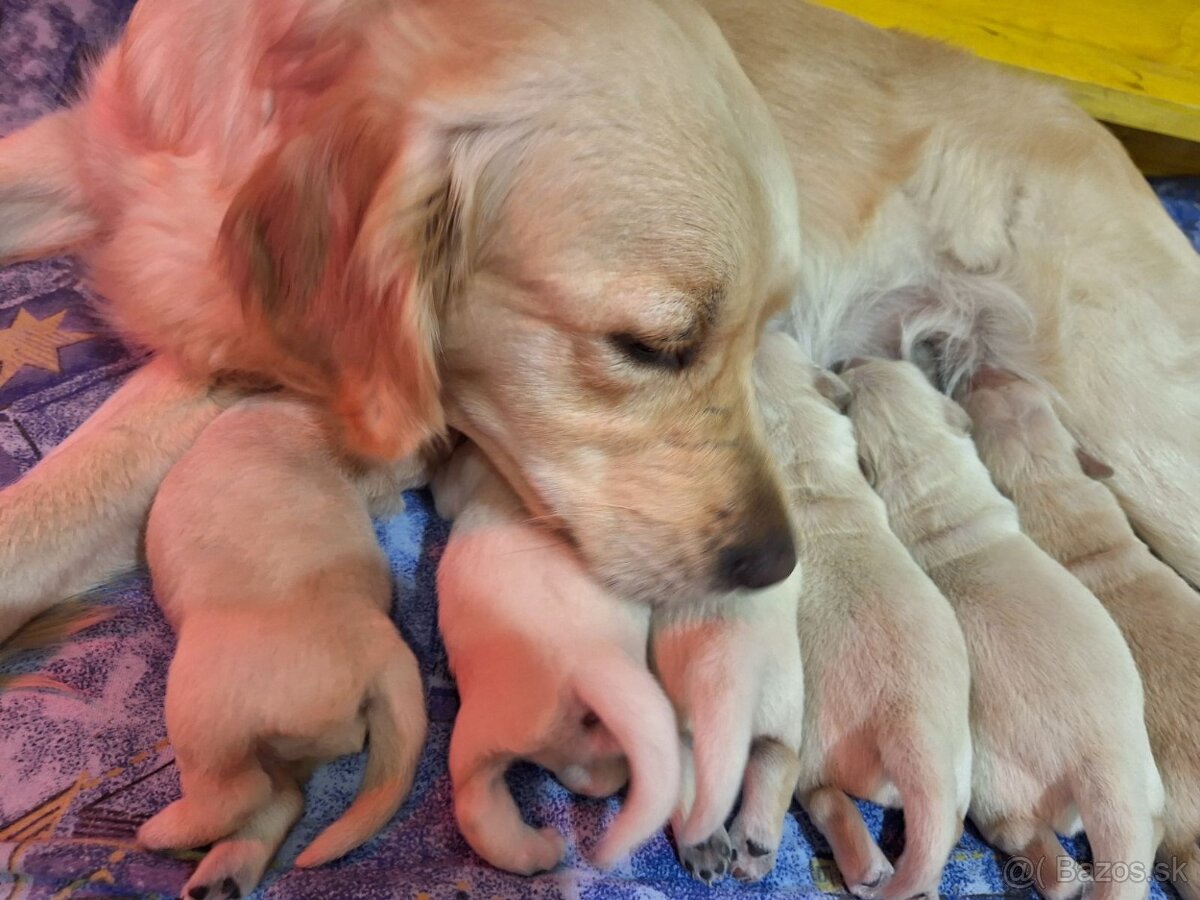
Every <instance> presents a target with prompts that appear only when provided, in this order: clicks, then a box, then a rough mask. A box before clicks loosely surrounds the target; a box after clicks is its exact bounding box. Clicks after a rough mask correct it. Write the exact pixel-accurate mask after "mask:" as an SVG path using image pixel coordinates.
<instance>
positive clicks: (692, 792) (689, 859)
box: [671, 745, 733, 887]
mask: <svg viewBox="0 0 1200 900" xmlns="http://www.w3.org/2000/svg"><path fill="white" fill-rule="evenodd" d="M679 759H680V767H679V770H680V782H679V802H678V803H677V804H676V807H675V813H674V814H673V815H672V816H671V831H672V832H673V833H674V835H675V851H676V853H678V855H679V863H680V865H682V866H683V868H684V869H685V870H686V871H687V873H688V874H689V875H691V876H692V877H693V878H695V879H696V880H697V881H701V882H703V883H704V884H705V885H708V886H709V887H711V886H712V885H713V884H714V883H715V882H717V881H720V880H721V879H722V878H724V877H725V874H726V873H727V872H728V871H729V869H730V867H731V866H732V865H733V845H732V844H731V843H730V840H729V833H728V832H726V831H725V826H724V825H722V826H720V827H718V828H717V830H716V831H714V832H713V833H712V834H710V835H709V836H708V837H707V838H705V839H704V840H702V841H700V842H699V843H697V844H691V845H687V844H684V843H682V842H681V840H680V838H679V835H680V834H681V832H682V830H683V823H684V822H685V821H686V820H687V817H688V815H689V814H690V812H691V809H692V804H693V803H694V802H695V799H696V774H695V765H694V763H693V761H692V751H691V747H689V746H687V745H684V746H683V747H681V748H680V757H679Z"/></svg>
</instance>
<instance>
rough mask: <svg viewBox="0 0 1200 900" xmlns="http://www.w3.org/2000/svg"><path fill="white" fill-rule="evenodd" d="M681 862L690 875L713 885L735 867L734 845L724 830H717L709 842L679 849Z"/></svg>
mask: <svg viewBox="0 0 1200 900" xmlns="http://www.w3.org/2000/svg"><path fill="white" fill-rule="evenodd" d="M679 861H680V862H681V863H683V867H684V868H685V869H687V872H688V874H689V875H691V876H692V877H693V878H695V879H696V880H697V881H702V882H704V883H705V884H706V885H710V886H711V885H713V884H715V883H716V882H718V881H720V880H721V879H722V878H724V877H725V875H726V874H727V873H728V872H729V870H730V868H731V867H732V865H733V862H734V860H733V845H732V844H730V843H729V835H728V834H727V833H726V831H725V829H724V828H719V829H717V831H716V832H714V833H713V835H712V837H710V838H709V839H708V840H707V841H704V842H702V843H699V844H693V845H692V846H691V847H680V848H679Z"/></svg>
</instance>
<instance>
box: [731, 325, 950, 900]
mask: <svg viewBox="0 0 1200 900" xmlns="http://www.w3.org/2000/svg"><path fill="white" fill-rule="evenodd" d="M757 373H758V379H757V382H756V384H757V388H758V394H759V397H760V400H761V405H762V409H763V414H764V416H765V417H766V418H767V433H768V440H769V442H770V444H771V446H772V448H773V449H774V452H775V453H776V460H777V462H778V463H779V465H780V468H781V471H782V475H783V483H784V488H785V492H786V495H787V497H788V501H789V505H790V508H791V512H792V517H793V522H794V527H795V529H796V533H797V534H798V535H800V536H801V540H800V541H799V544H798V548H799V558H800V565H801V567H802V568H803V570H804V589H803V591H801V594H800V602H799V605H798V613H797V626H798V629H799V636H800V650H801V655H802V657H803V659H804V676H805V686H804V697H805V704H804V731H803V733H804V741H803V744H802V745H801V750H800V756H799V761H798V765H797V767H796V769H795V770H794V771H793V774H792V779H791V780H792V782H793V784H794V786H795V794H796V799H797V800H798V801H799V802H800V804H801V806H803V807H804V809H805V811H806V812H807V813H808V815H809V817H810V818H811V819H812V821H813V823H814V824H815V825H816V826H817V828H818V829H819V830H820V831H821V832H822V833H823V834H824V835H825V837H826V839H827V840H828V841H829V844H830V846H831V848H832V849H833V852H834V858H835V860H836V861H837V863H838V866H839V868H840V869H841V872H842V876H843V881H844V882H845V884H846V885H847V887H848V888H849V890H850V892H851V893H853V894H855V895H856V896H859V897H866V898H876V897H884V898H889V900H892V898H894V900H909V898H911V897H915V896H919V895H924V896H927V897H935V896H936V895H937V891H938V884H939V882H940V880H941V872H942V868H943V866H944V864H945V862H946V860H947V858H948V857H949V854H950V851H951V849H952V848H953V846H954V844H955V843H956V842H957V840H958V837H959V835H960V833H961V830H962V820H963V817H964V816H965V815H966V811H967V804H968V800H969V798H970V789H971V736H970V724H969V720H968V712H969V699H968V686H969V670H968V663H967V651H966V646H965V645H964V643H963V636H962V631H961V630H960V629H959V625H958V622H957V620H956V619H955V617H954V613H953V611H952V610H951V608H950V606H949V604H948V603H947V602H946V600H945V598H944V597H942V595H941V593H940V592H939V591H938V589H937V588H936V587H935V586H934V585H933V583H932V582H931V581H930V580H929V579H928V577H926V575H925V574H924V573H923V572H922V571H921V569H920V568H919V567H918V566H917V565H916V563H915V562H914V561H913V559H912V557H910V556H909V554H908V552H907V551H906V550H905V548H904V546H903V545H902V544H901V543H900V542H899V540H897V538H896V537H895V535H893V534H892V532H891V530H890V529H889V527H888V519H887V512H886V510H885V509H884V506H883V503H882V501H881V500H880V499H879V497H878V496H876V495H875V493H874V492H873V491H872V490H871V488H870V486H869V485H868V484H867V482H866V480H865V479H864V478H863V475H862V473H861V472H860V471H859V467H858V455H857V452H856V449H855V442H854V435H853V431H852V428H851V425H850V422H849V420H848V419H846V418H845V417H844V416H842V415H840V414H839V412H838V410H837V408H836V407H835V404H834V403H833V402H831V401H830V400H827V399H824V398H823V397H822V396H821V394H819V393H818V389H819V390H820V391H821V393H823V394H826V395H828V396H829V397H830V398H832V400H833V401H835V402H836V403H838V404H844V403H845V402H848V400H849V389H848V388H847V387H846V386H845V385H844V384H842V383H841V382H840V381H839V380H838V379H837V377H836V376H833V375H830V374H828V373H824V372H820V371H819V370H817V371H814V370H813V367H812V366H811V365H809V364H807V363H806V362H805V359H804V357H803V355H802V353H801V351H800V349H799V347H798V346H797V345H796V343H795V342H794V341H793V340H792V339H791V338H789V337H787V336H785V335H782V334H770V335H767V337H766V338H765V339H764V342H763V345H762V347H761V348H760V350H759V357H758V362H757ZM814 379H815V384H816V389H814V387H813V386H812V385H813V384H814ZM767 770H768V771H769V767H768V769H767ZM797 773H798V774H797ZM755 777H756V778H761V777H762V775H761V774H760V773H755ZM752 780H754V779H752V778H751V774H750V773H748V774H747V782H748V785H747V788H745V789H744V790H745V793H744V796H743V801H742V811H741V813H740V814H739V816H738V819H737V820H736V821H735V822H734V825H733V829H732V830H733V838H734V846H735V847H736V848H737V850H738V857H739V863H738V868H739V869H740V870H741V872H740V874H741V876H742V877H744V878H758V877H761V876H763V875H765V874H766V873H767V872H769V871H770V869H771V868H772V866H773V863H774V855H775V849H776V847H778V844H779V840H780V835H781V827H782V819H783V815H784V813H785V812H786V809H787V801H788V800H789V799H790V792H789V791H786V790H785V793H784V796H783V798H782V803H781V804H780V805H778V806H776V807H775V808H773V809H770V810H769V814H767V815H764V813H763V811H761V810H760V809H759V808H758V806H757V804H755V803H753V802H750V803H748V802H747V797H749V798H750V799H751V800H753V799H754V798H755V797H756V796H757V795H759V794H761V793H762V792H761V791H756V790H755V789H753V788H752V787H751V784H750V783H751V782H752ZM847 795H850V796H854V797H859V798H863V799H868V800H872V801H874V802H876V803H880V804H882V805H884V806H888V807H893V808H895V807H902V808H903V809H904V822H905V833H906V837H905V844H904V847H905V849H904V853H903V854H902V855H901V857H900V858H899V860H898V861H897V863H896V869H895V874H894V875H893V873H892V867H891V865H890V864H889V863H888V861H887V858H886V857H884V855H883V853H882V851H880V849H879V848H878V846H876V845H875V842H874V841H873V840H872V839H871V837H870V835H869V833H868V832H867V830H866V826H865V825H864V824H863V821H862V818H861V816H860V814H859V812H858V810H857V808H856V807H855V806H854V804H853V802H852V801H851V800H850V796H847ZM750 845H753V846H750ZM764 850H766V851H769V852H768V853H765V854H764V853H763V851H764ZM735 874H739V873H738V869H735Z"/></svg>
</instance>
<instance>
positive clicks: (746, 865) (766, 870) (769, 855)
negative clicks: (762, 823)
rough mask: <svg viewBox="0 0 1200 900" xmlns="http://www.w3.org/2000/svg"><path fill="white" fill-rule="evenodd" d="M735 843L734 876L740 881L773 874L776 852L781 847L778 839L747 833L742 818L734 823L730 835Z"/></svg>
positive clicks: (755, 879) (756, 879)
mask: <svg viewBox="0 0 1200 900" xmlns="http://www.w3.org/2000/svg"><path fill="white" fill-rule="evenodd" d="M729 840H730V843H731V844H732V845H733V850H732V854H733V877H734V878H736V879H737V880H738V881H747V882H749V881H758V880H760V879H762V878H765V877H766V876H767V875H770V874H771V871H772V870H773V869H774V868H775V853H776V851H777V850H778V849H779V842H778V839H775V840H772V839H771V838H769V837H767V836H765V835H753V834H749V833H747V829H746V828H745V827H744V826H743V824H742V822H741V819H740V818H739V820H738V821H736V822H734V823H733V831H732V833H731V834H730V835H729Z"/></svg>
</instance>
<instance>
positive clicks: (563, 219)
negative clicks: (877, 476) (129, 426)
mask: <svg viewBox="0 0 1200 900" xmlns="http://www.w3.org/2000/svg"><path fill="white" fill-rule="evenodd" d="M797 210H798V204H797V202H796V196H795V185H794V179H793V177H792V175H791V172H790V170H789V167H788V162H787V157H786V153H785V151H784V148H783V144H782V141H781V139H780V136H779V132H778V129H777V128H776V127H775V125H774V124H773V122H772V121H771V118H770V115H769V113H768V111H767V109H766V106H765V104H764V103H763V102H762V100H761V99H760V98H759V97H758V96H757V94H756V93H755V91H754V90H753V88H752V86H751V85H750V83H749V81H748V80H747V79H746V77H745V75H744V74H743V73H742V71H741V69H740V68H739V67H738V65H737V63H736V61H735V59H734V57H733V54H732V52H731V51H730V50H729V47H728V45H727V44H726V43H725V41H724V40H723V38H722V37H721V34H720V32H719V30H718V29H717V27H716V26H715V24H714V23H713V22H712V21H711V19H710V18H709V17H707V16H706V15H705V14H704V13H703V11H702V10H701V9H699V8H698V7H697V6H695V5H694V4H693V3H691V2H689V0H598V2H597V0H591V2H581V0H576V2H569V3H563V2H560V0H529V2H524V3H521V4H519V5H516V6H514V5H513V4H511V3H509V2H501V0H445V2H439V3H436V4H430V3H416V2H399V3H396V2H387V3H385V2H379V0H263V2H259V3H245V2H241V0H143V2H141V3H139V4H138V6H137V7H136V8H135V10H134V13H133V16H132V18H131V20H130V23H129V26H128V28H127V30H126V32H125V34H124V36H123V38H122V40H121V41H120V43H119V44H118V45H117V46H116V47H115V48H113V50H112V51H111V52H109V53H108V54H107V56H106V57H105V58H104V59H103V61H102V62H101V63H100V64H99V66H98V67H97V69H96V71H95V72H94V73H93V75H92V78H91V80H90V84H89V86H88V88H87V90H86V91H85V93H84V96H83V98H82V99H81V100H80V101H79V102H78V103H77V104H76V105H74V106H73V107H71V108H69V109H65V110H62V111H61V112H58V113H56V114H54V115H51V116H49V117H47V118H44V119H42V120H41V121H38V122H35V123H34V124H32V125H31V126H29V127H28V128H26V129H25V130H23V131H20V132H18V133H16V134H13V135H11V136H9V137H8V138H6V139H5V140H4V141H3V142H0V260H6V259H7V260H11V259H19V258H23V257H30V256H37V255H41V254H46V253H50V252H54V251H57V250H61V249H74V250H78V251H79V252H81V253H82V254H83V255H84V257H85V259H86V261H87V262H88V264H89V266H90V270H91V273H92V278H93V280H94V281H95V284H96V286H97V288H98V289H99V290H100V292H101V293H102V294H103V295H104V296H105V297H107V301H106V302H105V303H104V309H105V310H106V312H107V313H108V314H109V315H110V317H111V319H112V321H113V322H114V324H115V325H116V326H117V328H119V329H120V331H121V332H122V333H123V334H125V335H126V336H128V338H129V339H130V341H132V342H134V343H136V344H140V345H145V346H148V347H150V348H152V349H154V350H156V351H158V352H160V353H161V354H162V355H164V356H167V357H169V358H170V359H171V360H172V361H173V362H174V363H175V364H177V365H179V366H180V367H181V368H182V369H183V370H184V372H185V373H187V374H188V375H189V376H195V377H198V378H200V379H201V380H202V379H204V378H207V377H210V376H212V375H213V374H214V373H219V372H224V371H227V370H233V371H237V372H243V373H252V374H253V375H255V376H258V377H261V378H263V379H265V380H267V381H276V382H281V383H283V384H285V385H287V386H289V387H291V388H292V389H294V390H296V391H299V392H301V393H303V394H306V395H309V396H312V397H314V398H316V399H318V400H319V401H321V402H322V403H323V404H324V406H325V407H326V408H328V409H329V410H330V411H331V413H332V415H333V417H334V418H335V419H336V421H337V422H338V423H339V424H340V432H341V435H342V441H343V443H344V445H345V446H346V447H348V448H349V449H350V450H351V451H353V452H355V453H357V454H358V455H359V456H361V457H363V458H368V459H395V458H398V457H402V456H404V455H406V454H410V453H412V452H413V451H415V450H417V448H419V447H420V446H421V445H422V444H423V442H425V441H426V440H427V439H429V438H431V437H434V436H436V435H439V434H441V433H442V432H443V430H444V428H445V427H446V426H447V425H451V426H454V427H456V428H458V429H459V430H461V431H463V432H465V433H467V434H468V435H469V436H470V437H471V438H472V439H474V440H475V441H476V442H477V443H478V444H479V445H480V446H481V447H483V448H484V450H485V451H486V452H487V453H488V455H489V456H490V457H491V458H492V460H493V461H494V462H495V464H496V465H497V466H498V467H499V468H500V469H501V471H502V472H503V474H504V475H505V476H506V478H507V479H508V480H509V481H510V482H511V483H512V484H513V485H514V487H515V488H516V489H517V490H518V492H519V493H520V494H521V496H522V499H523V500H524V502H525V504H526V505H527V506H529V507H530V508H531V509H533V510H535V511H537V512H538V513H539V514H541V515H544V516H546V517H548V518H552V519H555V520H557V521H558V522H560V523H561V524H563V525H565V526H566V527H567V528H568V530H569V531H570V533H571V536H572V538H573V539H574V542H575V543H576V545H577V546H578V548H579V550H580V551H581V552H582V555H583V557H584V558H585V560H586V561H587V563H588V564H589V565H590V567H591V568H592V569H593V570H594V571H595V572H597V573H598V574H599V576H600V577H601V579H602V580H603V581H604V582H605V583H606V585H607V586H609V587H610V588H613V589H614V590H616V592H617V593H619V594H622V595H624V596H629V597H632V598H636V599H649V598H669V599H687V598H689V597H694V596H700V595H701V594H706V593H709V592H711V591H712V590H714V589H717V588H719V589H728V588H731V587H742V586H748V587H754V586H762V585H766V584H771V583H774V582H778V581H780V580H782V579H783V578H785V577H786V576H787V575H788V574H789V573H790V572H791V570H792V569H793V568H794V565H795V554H794V550H793V545H792V538H791V534H790V531H789V528H788V523H787V517H786V514H785V511H784V508H783V504H782V500H781V498H780V495H779V489H778V486H777V485H776V484H775V482H774V479H773V477H772V474H771V469H770V466H769V465H768V462H767V457H766V454H765V452H764V450H763V447H762V443H761V439H760V437H759V435H758V434H757V433H756V430H755V426H754V423H753V420H752V417H751V415H750V412H749V409H750V407H749V397H750V368H751V363H752V359H753V354H754V347H755V344H756V343H757V338H758V334H759V332H760V329H761V326H762V325H763V323H764V322H765V320H766V319H767V318H768V317H769V316H770V315H771V314H772V313H773V312H776V311H778V310H779V309H782V308H783V306H784V305H785V304H786V303H787V301H788V299H789V297H790V296H791V292H792V289H793V286H794V284H795V282H796V274H797V258H798V251H799V247H798V240H797V238H798V233H799V230H798V225H797V221H796V220H797ZM163 390H164V391H167V390H175V388H173V387H168V386H164V388H163ZM111 427H114V428H115V427H118V426H117V424H113V425H112V426H111ZM177 452H178V450H177V448H176V447H174V446H164V447H162V448H151V449H150V450H147V451H146V452H145V453H144V454H141V455H139V456H137V457H132V458H129V459H114V460H111V461H110V463H111V464H110V465H108V466H106V467H101V466H95V467H93V468H91V469H89V470H87V471H85V472H81V473H78V474H75V473H71V474H64V473H62V472H61V471H59V472H56V473H54V474H53V478H54V479H55V480H60V479H61V480H64V481H71V482H72V484H71V486H70V488H68V487H66V486H65V485H63V486H59V487H58V489H59V490H62V491H64V492H65V491H67V490H71V491H73V492H75V494H76V495H78V494H79V493H81V492H82V493H83V494H84V496H85V498H86V501H87V505H88V506H89V507H90V508H92V509H95V510H99V511H100V512H101V513H103V514H104V515H105V516H107V517H108V518H109V519H111V518H114V517H115V516H114V515H113V514H112V513H111V512H110V511H111V510H113V509H118V510H120V512H121V515H122V516H123V517H125V518H128V519H130V520H133V521H137V520H138V519H139V513H140V515H141V516H142V517H144V514H145V508H144V500H143V498H141V497H136V496H135V497H129V496H126V495H125V494H124V493H123V491H122V490H121V489H120V487H119V486H120V485H121V484H122V483H124V482H125V481H127V480H129V479H130V478H131V477H133V474H131V472H130V471H128V469H132V470H134V474H137V475H139V476H140V475H141V474H142V473H144V472H147V471H150V470H151V469H153V470H154V471H161V470H165V469H166V468H167V467H169V465H170V462H171V460H172V459H174V458H175V457H176V456H177ZM50 474H51V473H49V472H47V473H45V475H44V476H43V475H42V474H41V473H38V472H35V473H33V474H31V475H30V476H28V477H30V478H32V479H35V480H39V481H46V480H47V479H48V478H49V477H50ZM47 489H48V490H54V489H55V488H54V486H53V485H49V486H47ZM22 499H23V498H22V497H20V496H14V495H8V496H5V497H4V502H5V503H6V504H7V505H9V506H12V505H14V504H20V503H21V501H22ZM12 515H13V518H14V520H20V519H22V518H25V517H28V516H31V515H33V511H32V510H31V509H26V508H21V509H19V510H14V512H13V513H12ZM103 517H104V516H97V519H98V520H99V519H101V518H103ZM58 524H59V523H57V522H55V521H48V522H46V523H45V526H44V528H43V529H42V533H43V534H45V535H49V536H53V535H54V534H55V531H56V528H57V527H58ZM100 527H101V526H99V525H98V529H99V528H100ZM131 534H132V532H131ZM9 540H10V538H9V536H8V535H2V536H0V544H5V543H7V542H8V541H9ZM27 549H32V552H31V553H30V554H28V556H27V557H26V560H25V561H21V560H18V561H17V571H16V572H15V573H13V572H6V573H5V578H6V581H9V580H12V581H13V582H14V583H17V584H19V585H20V590H19V591H18V592H16V593H10V592H9V591H7V590H6V591H5V592H4V600H3V603H4V606H5V618H6V619H11V620H17V619H19V618H21V617H28V615H32V614H33V613H34V612H36V611H37V610H38V609H39V608H43V607H45V606H46V605H48V604H50V603H53V602H55V601H56V600H57V599H59V598H58V596H57V594H58V592H59V589H60V584H59V579H57V578H55V577H52V576H53V575H54V573H53V572H43V571H42V570H43V569H46V568H49V567H48V566H47V563H46V562H45V561H43V560H36V559H35V560H32V561H31V560H30V559H29V557H33V558H36V557H37V556H38V555H39V554H38V552H37V548H27ZM50 549H51V546H50V544H49V543H48V542H47V544H46V550H47V551H49V550H50ZM129 562H132V560H129ZM108 568H109V567H107V566H106V567H103V568H95V569H88V570H86V571H84V572H81V573H79V578H80V579H83V578H84V577H85V576H90V577H91V578H93V579H96V580H98V579H100V578H102V577H103V576H104V575H106V574H108ZM27 573H32V574H27ZM6 588H7V585H6Z"/></svg>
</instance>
